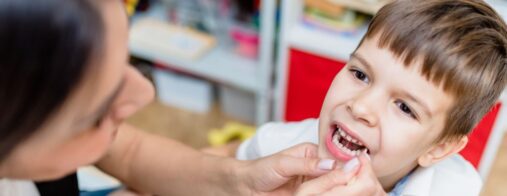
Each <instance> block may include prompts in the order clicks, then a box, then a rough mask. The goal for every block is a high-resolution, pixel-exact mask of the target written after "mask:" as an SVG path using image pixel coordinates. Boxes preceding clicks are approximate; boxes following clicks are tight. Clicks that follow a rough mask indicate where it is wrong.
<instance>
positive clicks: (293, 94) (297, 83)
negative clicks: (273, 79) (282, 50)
mask: <svg viewBox="0 0 507 196" xmlns="http://www.w3.org/2000/svg"><path fill="white" fill-rule="evenodd" d="M344 66H345V62H340V61H335V60H330V59H327V58H322V57H320V56H316V55H313V54H310V53H306V52H303V51H299V50H295V49H291V50H290V53H289V69H288V72H289V73H288V74H287V76H288V82H287V96H286V97H287V99H286V110H285V120H287V121H299V120H303V119H306V118H317V117H319V113H320V108H321V106H322V103H323V102H324V97H325V96H326V92H327V89H328V88H329V86H330V85H331V82H332V81H333V78H334V77H335V75H336V74H337V73H338V72H339V71H340V70H341V69H342V68H343V67H344Z"/></svg>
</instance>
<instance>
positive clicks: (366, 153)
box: [363, 149, 371, 161]
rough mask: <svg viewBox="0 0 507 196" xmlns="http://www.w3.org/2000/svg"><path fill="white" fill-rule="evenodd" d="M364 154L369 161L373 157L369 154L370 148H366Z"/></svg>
mask: <svg viewBox="0 0 507 196" xmlns="http://www.w3.org/2000/svg"><path fill="white" fill-rule="evenodd" d="M363 154H364V156H365V157H366V158H367V159H368V161H371V157H370V155H369V154H368V150H366V149H365V150H363Z"/></svg>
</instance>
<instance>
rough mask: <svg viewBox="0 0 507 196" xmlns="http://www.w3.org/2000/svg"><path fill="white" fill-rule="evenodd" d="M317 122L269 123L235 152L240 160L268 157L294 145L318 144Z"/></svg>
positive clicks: (312, 120) (308, 120)
mask: <svg viewBox="0 0 507 196" xmlns="http://www.w3.org/2000/svg"><path fill="white" fill-rule="evenodd" d="M318 124H319V122H318V120H317V119H306V120H303V121H298V122H271V123H267V124H264V125H262V126H261V127H260V128H258V129H257V131H256V133H255V135H254V136H253V137H252V138H250V139H248V140H247V141H245V142H243V143H242V144H241V145H240V147H239V148H238V150H237V152H236V158H238V159H242V160H248V159H256V158H259V157H264V156H269V155H271V154H274V153H277V152H279V151H282V150H284V149H287V148H289V147H292V146H294V145H297V144H300V143H305V142H310V143H314V144H317V142H318Z"/></svg>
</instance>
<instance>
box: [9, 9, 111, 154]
mask: <svg viewBox="0 0 507 196" xmlns="http://www.w3.org/2000/svg"><path fill="white" fill-rule="evenodd" d="M102 37H103V24H102V18H101V16H100V13H99V12H98V9H96V8H95V7H94V5H92V3H91V1H89V0H2V1H0V162H1V161H2V160H3V159H5V158H6V157H7V156H8V155H9V153H10V152H11V151H12V150H13V149H14V148H15V147H16V146H17V145H18V144H20V143H21V142H23V141H24V140H25V139H26V138H28V137H29V136H31V135H32V134H33V133H34V132H36V131H37V130H38V129H39V128H40V127H41V126H42V125H43V124H44V123H45V121H47V119H49V118H50V117H51V115H52V114H54V113H55V112H57V110H58V109H59V108H60V107H61V106H62V104H63V103H64V102H65V101H66V99H67V98H68V97H69V95H70V93H71V92H72V91H73V90H75V89H76V87H77V85H78V84H79V83H80V81H81V80H82V78H83V75H84V73H85V72H86V71H87V70H89V68H88V67H89V66H88V65H89V64H90V59H91V58H92V56H93V55H95V53H98V48H99V47H100V46H101V43H102Z"/></svg>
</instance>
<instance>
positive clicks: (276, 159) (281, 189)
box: [237, 144, 334, 195]
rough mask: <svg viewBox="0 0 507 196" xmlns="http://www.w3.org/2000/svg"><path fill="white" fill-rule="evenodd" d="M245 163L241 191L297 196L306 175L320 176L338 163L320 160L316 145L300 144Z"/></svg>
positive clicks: (241, 167) (252, 193) (255, 193)
mask: <svg viewBox="0 0 507 196" xmlns="http://www.w3.org/2000/svg"><path fill="white" fill-rule="evenodd" d="M241 164H243V165H242V166H239V167H238V169H239V173H237V176H238V180H239V182H240V183H241V184H240V187H241V188H240V189H243V190H240V192H241V193H245V194H248V195H293V193H294V190H296V188H297V186H299V184H300V183H301V182H302V176H313V177H317V176H321V175H323V174H326V173H328V172H329V171H331V170H332V169H333V168H334V160H327V159H323V160H321V159H318V158H317V147H316V145H314V144H300V145H297V146H295V147H292V148H289V149H287V150H285V151H282V152H280V153H277V154H274V155H271V156H269V157H265V158H261V159H257V160H254V161H246V162H242V163H241ZM245 191H246V192H245Z"/></svg>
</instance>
